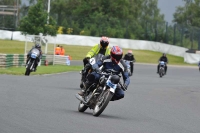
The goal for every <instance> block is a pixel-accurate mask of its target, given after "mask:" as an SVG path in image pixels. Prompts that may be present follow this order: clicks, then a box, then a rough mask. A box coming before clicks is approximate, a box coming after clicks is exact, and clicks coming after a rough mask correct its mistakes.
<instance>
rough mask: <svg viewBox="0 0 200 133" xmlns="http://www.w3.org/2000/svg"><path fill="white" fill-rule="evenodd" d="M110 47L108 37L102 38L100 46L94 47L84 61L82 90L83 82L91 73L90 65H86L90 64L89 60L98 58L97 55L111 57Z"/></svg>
mask: <svg viewBox="0 0 200 133" xmlns="http://www.w3.org/2000/svg"><path fill="white" fill-rule="evenodd" d="M108 45H109V39H108V37H106V36H102V37H101V40H100V44H96V45H94V46H93V47H92V49H91V50H90V51H89V52H88V53H87V54H86V57H85V58H84V59H83V65H84V68H83V70H82V71H81V74H82V78H81V84H80V88H83V84H82V82H83V80H84V79H85V77H86V76H87V73H88V71H89V65H86V64H88V63H89V59H90V58H92V57H94V56H96V55H97V54H102V55H110V47H109V46H108Z"/></svg>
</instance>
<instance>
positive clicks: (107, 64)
mask: <svg viewBox="0 0 200 133" xmlns="http://www.w3.org/2000/svg"><path fill="white" fill-rule="evenodd" d="M122 56H123V51H122V49H121V48H120V47H118V46H113V47H112V49H111V52H110V55H107V56H104V57H103V58H102V59H101V60H99V61H98V62H97V63H96V64H94V65H93V66H92V67H93V69H94V70H95V71H94V72H92V73H90V74H89V75H88V76H87V79H86V82H84V86H85V88H84V89H83V90H82V91H80V92H79V93H78V94H79V95H80V96H83V95H84V93H85V90H86V89H87V88H88V87H89V86H91V85H92V84H93V83H98V81H99V79H100V74H99V73H100V72H101V71H104V72H106V71H108V70H109V69H113V70H114V71H116V74H119V73H122V76H123V80H124V84H123V87H124V88H125V89H127V88H128V85H129V83H130V78H129V75H128V70H127V65H126V63H125V62H124V60H122ZM101 66H103V68H102V70H100V69H99V67H101ZM90 91H92V90H90ZM123 97H124V91H123V90H122V89H121V87H120V86H119V85H118V86H117V89H116V91H115V94H114V96H113V98H112V99H111V101H114V100H119V99H121V98H123Z"/></svg>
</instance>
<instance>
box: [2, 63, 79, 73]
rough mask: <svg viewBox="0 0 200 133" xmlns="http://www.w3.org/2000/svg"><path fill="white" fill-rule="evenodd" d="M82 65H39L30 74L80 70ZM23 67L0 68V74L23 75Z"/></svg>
mask: <svg viewBox="0 0 200 133" xmlns="http://www.w3.org/2000/svg"><path fill="white" fill-rule="evenodd" d="M81 69H82V66H64V65H54V66H39V67H38V69H37V71H36V72H31V74H30V75H41V74H53V73H61V72H68V71H80V70H81ZM25 71H26V69H25V67H9V68H1V69H0V74H12V75H24V74H25Z"/></svg>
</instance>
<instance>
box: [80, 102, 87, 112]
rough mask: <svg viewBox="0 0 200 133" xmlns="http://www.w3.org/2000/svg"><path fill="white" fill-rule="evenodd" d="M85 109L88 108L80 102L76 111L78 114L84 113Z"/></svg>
mask: <svg viewBox="0 0 200 133" xmlns="http://www.w3.org/2000/svg"><path fill="white" fill-rule="evenodd" d="M87 108H88V106H86V105H85V104H83V103H82V102H80V103H79V105H78V111H79V112H84V111H85V110H86V109H87Z"/></svg>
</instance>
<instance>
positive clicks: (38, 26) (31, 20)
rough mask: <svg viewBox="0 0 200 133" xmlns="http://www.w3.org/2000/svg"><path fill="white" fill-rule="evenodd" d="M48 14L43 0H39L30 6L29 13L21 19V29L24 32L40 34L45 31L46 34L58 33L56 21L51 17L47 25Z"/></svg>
mask: <svg viewBox="0 0 200 133" xmlns="http://www.w3.org/2000/svg"><path fill="white" fill-rule="evenodd" d="M47 16H48V14H47V12H46V11H44V6H43V3H42V0H38V2H37V4H35V5H33V6H31V7H30V8H29V11H28V15H27V16H25V17H24V18H22V19H21V21H20V28H19V29H20V30H21V32H22V33H23V34H32V35H39V33H43V34H44V35H46V34H49V35H56V27H55V24H56V23H55V21H54V20H53V18H52V17H50V18H49V25H47Z"/></svg>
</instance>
